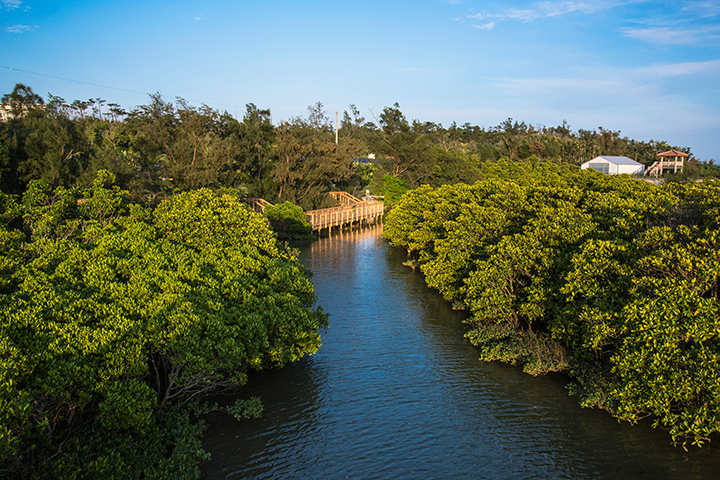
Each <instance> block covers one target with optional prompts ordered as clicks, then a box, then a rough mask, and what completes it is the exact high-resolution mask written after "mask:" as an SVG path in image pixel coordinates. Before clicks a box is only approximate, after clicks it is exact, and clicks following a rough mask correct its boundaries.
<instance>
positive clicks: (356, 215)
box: [305, 199, 385, 234]
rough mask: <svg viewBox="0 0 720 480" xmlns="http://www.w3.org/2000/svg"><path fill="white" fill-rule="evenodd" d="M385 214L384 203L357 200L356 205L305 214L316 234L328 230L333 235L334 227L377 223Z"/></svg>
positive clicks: (311, 211)
mask: <svg viewBox="0 0 720 480" xmlns="http://www.w3.org/2000/svg"><path fill="white" fill-rule="evenodd" d="M356 200H357V199H356ZM384 212H385V204H384V203H383V202H378V201H376V200H372V201H369V202H363V201H360V200H357V202H356V203H352V204H346V205H340V206H338V207H332V208H323V209H320V210H310V211H309V212H305V215H306V217H307V221H308V223H310V225H311V226H312V229H313V231H314V232H320V230H322V229H325V228H327V229H328V233H330V234H332V229H333V228H334V227H335V228H344V227H353V226H357V225H364V224H370V223H375V222H377V221H378V219H379V218H381V217H382V215H383V213H384Z"/></svg>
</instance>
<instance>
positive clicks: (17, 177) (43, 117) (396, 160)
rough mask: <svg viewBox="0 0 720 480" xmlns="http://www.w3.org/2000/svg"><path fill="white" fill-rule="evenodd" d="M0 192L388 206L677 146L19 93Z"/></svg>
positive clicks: (13, 102) (690, 170)
mask: <svg viewBox="0 0 720 480" xmlns="http://www.w3.org/2000/svg"><path fill="white" fill-rule="evenodd" d="M2 108H3V112H4V114H6V115H7V117H8V118H7V120H6V121H4V122H0V190H1V191H3V192H5V193H7V194H16V195H17V194H20V193H22V192H23V191H25V189H26V187H27V185H28V182H30V181H31V180H44V181H46V182H47V183H48V185H50V186H51V187H52V188H56V187H60V186H62V187H65V188H69V187H72V186H80V187H85V188H88V187H90V186H91V185H92V182H93V181H94V179H95V178H96V176H97V172H98V171H100V170H107V171H109V172H111V173H113V174H114V175H115V178H116V184H117V185H118V186H119V187H120V188H121V189H123V190H127V191H128V192H129V193H130V195H131V198H132V199H133V200H134V201H137V202H141V203H144V204H149V205H156V204H158V203H159V202H160V201H162V200H163V199H166V198H168V197H170V196H172V195H174V194H175V193H177V192H185V191H190V190H193V189H198V188H209V189H212V190H218V189H220V188H233V189H235V190H237V191H238V192H240V194H241V195H245V196H250V197H259V198H263V199H265V200H267V201H269V202H270V203H273V204H276V203H283V202H286V201H289V202H291V203H293V204H295V205H299V206H300V207H302V208H303V209H304V210H310V209H315V208H323V207H327V206H333V205H332V203H331V200H330V199H329V198H328V196H327V195H326V193H327V192H328V191H331V190H343V191H346V192H348V193H351V194H353V195H359V196H362V195H363V194H364V192H365V190H367V189H369V190H371V192H372V193H373V194H376V195H385V196H386V203H389V204H392V203H393V202H394V201H396V200H397V199H398V198H399V196H400V195H401V194H402V193H403V192H404V191H406V190H408V189H413V188H416V187H419V186H421V185H430V186H440V185H446V184H454V183H459V182H462V183H473V182H475V181H477V180H478V179H479V178H480V170H481V166H482V165H483V164H484V163H488V162H490V163H492V162H495V161H497V160H498V159H500V158H507V159H509V160H511V161H512V160H525V159H531V158H533V159H537V160H539V161H545V160H550V159H558V160H559V161H562V162H564V163H568V164H573V165H579V164H581V163H583V162H585V161H587V160H589V159H591V158H594V157H595V156H597V155H625V156H628V157H630V158H633V159H635V160H637V161H639V162H640V163H643V164H645V165H650V164H652V162H654V161H655V160H657V157H656V155H657V154H658V153H660V152H663V151H666V150H669V149H670V148H675V149H678V150H682V151H684V152H686V153H691V152H690V149H689V148H687V147H684V146H674V145H669V144H668V143H666V142H664V141H654V140H651V141H649V142H644V141H635V140H631V139H628V138H626V137H621V136H620V132H618V131H612V130H607V129H604V128H602V127H599V128H598V129H597V130H594V131H589V130H582V129H580V130H578V131H577V132H574V131H572V130H571V129H570V126H569V125H567V124H566V123H565V122H563V124H562V125H560V126H557V127H543V126H531V125H527V124H525V123H524V122H518V121H516V120H513V119H511V118H508V119H507V120H505V121H503V122H501V123H500V124H499V125H497V126H495V127H490V128H487V129H486V128H481V127H478V126H472V125H470V124H467V123H466V124H464V125H461V126H458V125H455V124H452V125H450V126H449V127H447V128H445V127H443V126H442V125H440V124H436V123H432V122H428V121H424V122H423V121H419V120H408V119H407V118H406V117H405V115H404V114H403V113H402V111H401V110H400V107H399V105H397V104H395V105H393V106H390V107H386V108H384V109H383V111H382V112H380V113H379V115H377V116H375V115H374V114H373V115H372V117H373V118H371V119H370V120H367V119H366V118H365V117H363V115H362V114H361V113H360V111H359V109H358V108H357V107H356V106H355V105H350V106H349V108H348V110H346V111H344V112H342V113H341V114H340V119H341V121H340V122H339V123H340V124H339V129H338V136H337V138H338V143H335V132H334V127H335V125H334V122H333V120H334V118H333V119H331V118H330V116H329V115H328V113H327V112H326V111H325V110H324V109H323V105H322V103H316V104H315V105H311V106H310V107H308V113H307V115H306V116H305V117H294V118H291V119H289V120H285V121H281V122H280V123H279V124H278V125H273V124H272V123H271V112H270V111H269V110H267V109H261V108H258V107H257V106H255V105H254V104H248V105H247V108H246V112H245V114H244V116H243V118H242V119H241V120H237V119H235V118H233V117H232V116H231V115H229V114H228V113H227V112H219V111H217V110H213V109H212V108H210V107H208V106H207V105H202V106H200V107H194V106H192V105H190V104H189V103H188V102H186V101H184V100H183V99H177V101H176V102H175V103H169V102H167V101H165V100H164V99H163V98H162V96H161V95H160V94H153V95H151V96H150V98H149V102H148V103H147V104H146V105H141V106H138V107H135V108H133V109H132V110H130V111H125V110H124V109H122V108H121V107H120V106H118V105H117V104H113V103H108V102H106V101H105V100H102V99H99V98H95V99H89V100H87V101H80V100H75V101H72V102H67V101H65V100H64V99H62V98H59V97H55V96H53V95H51V94H48V96H47V99H43V98H41V97H40V96H39V95H37V94H35V93H34V92H33V91H32V89H31V88H30V87H27V86H25V85H22V84H18V85H16V86H15V88H14V89H13V91H12V92H10V93H7V94H5V95H4V96H3V97H2ZM718 174H720V168H719V167H718V166H717V165H714V164H712V162H699V161H697V160H695V159H690V161H689V162H688V166H687V168H686V171H685V172H683V174H682V175H681V174H678V178H677V179H676V180H678V181H683V180H686V179H687V178H688V177H698V176H705V175H718Z"/></svg>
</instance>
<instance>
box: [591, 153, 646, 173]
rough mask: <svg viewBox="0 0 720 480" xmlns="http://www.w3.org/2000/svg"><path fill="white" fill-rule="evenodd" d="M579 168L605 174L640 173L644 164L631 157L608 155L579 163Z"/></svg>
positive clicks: (643, 168) (643, 169)
mask: <svg viewBox="0 0 720 480" xmlns="http://www.w3.org/2000/svg"><path fill="white" fill-rule="evenodd" d="M580 168H582V169H583V170H585V169H588V168H592V169H593V170H597V171H598V172H600V173H604V174H606V175H642V174H643V172H644V171H645V166H644V165H643V164H642V163H638V162H636V161H635V160H633V159H632V158H628V157H614V156H610V155H601V156H599V157H595V158H593V159H592V160H589V161H587V162H585V163H583V164H582V165H580Z"/></svg>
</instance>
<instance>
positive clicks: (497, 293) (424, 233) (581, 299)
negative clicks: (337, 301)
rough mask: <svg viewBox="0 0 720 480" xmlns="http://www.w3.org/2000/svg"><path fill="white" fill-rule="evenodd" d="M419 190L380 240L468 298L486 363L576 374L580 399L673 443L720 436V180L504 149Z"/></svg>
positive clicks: (473, 335)
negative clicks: (602, 167) (467, 181)
mask: <svg viewBox="0 0 720 480" xmlns="http://www.w3.org/2000/svg"><path fill="white" fill-rule="evenodd" d="M482 176H483V178H484V180H483V181H481V182H478V183H476V184H474V185H462V184H458V185H454V186H443V187H439V188H431V187H421V188H418V189H415V190H410V191H409V192H408V193H407V194H405V195H404V196H403V197H402V199H401V200H400V201H399V202H398V204H397V205H396V207H395V208H394V209H393V210H392V211H391V212H390V213H389V214H388V216H387V218H386V227H385V231H384V232H385V233H384V234H385V236H386V237H387V238H388V239H389V241H390V242H391V243H392V244H393V245H398V246H402V247H404V248H405V249H407V251H408V254H409V255H410V257H411V258H412V260H413V264H414V265H416V266H418V267H419V268H420V270H421V271H422V272H423V273H424V274H425V278H426V281H427V283H428V285H429V286H432V287H434V288H437V289H438V290H439V291H440V293H441V294H442V295H443V296H444V297H445V298H446V299H448V300H449V301H452V302H453V305H454V306H456V307H457V308H467V309H468V310H469V311H470V313H471V317H470V318H469V319H468V322H469V323H470V324H471V325H472V328H471V329H470V331H469V333H468V338H469V340H470V341H471V342H472V343H473V344H474V345H476V346H477V347H478V348H479V352H480V357H481V359H483V360H502V361H506V362H510V363H513V364H522V365H523V368H524V369H525V370H526V371H528V372H529V373H532V374H538V373H544V372H547V371H567V372H568V373H570V374H571V375H572V376H573V378H574V383H573V385H572V386H571V391H572V392H574V393H576V394H578V395H579V396H580V401H581V403H582V404H583V405H584V406H598V407H601V408H605V409H607V410H609V411H610V412H612V413H613V414H614V415H616V416H618V417H619V418H622V419H626V420H629V421H631V422H634V421H637V420H638V419H640V418H643V417H646V416H652V417H653V418H654V422H655V425H662V426H664V427H665V428H668V429H669V430H670V434H671V436H672V438H673V439H674V440H676V441H678V442H682V443H685V442H687V441H690V442H693V443H696V444H702V443H703V442H704V441H706V440H707V439H708V438H709V437H710V436H711V435H713V434H715V433H717V432H718V431H720V392H719V391H718V386H719V385H720V376H719V374H718V372H717V369H715V368H714V365H715V364H716V362H717V361H718V360H720V337H719V336H718V335H719V333H718V332H720V328H719V327H720V325H719V324H718V322H719V321H720V320H719V319H720V303H719V295H718V291H719V288H720V287H719V282H720V256H718V252H719V251H720V228H719V226H720V221H719V220H720V200H718V198H720V195H718V194H719V193H720V186H719V185H720V184H718V183H717V182H713V181H708V182H704V183H702V184H688V185H680V184H670V185H668V186H667V187H656V186H654V185H651V184H648V183H646V182H640V181H635V180H632V179H627V178H620V177H611V176H604V175H597V174H595V173H593V172H587V171H580V170H579V169H574V168H568V167H567V166H563V165H559V164H555V163H546V162H539V161H537V160H535V161H530V162H512V161H509V160H501V161H499V162H497V163H493V164H485V165H484V166H483V170H482Z"/></svg>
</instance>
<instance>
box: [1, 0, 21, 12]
mask: <svg viewBox="0 0 720 480" xmlns="http://www.w3.org/2000/svg"><path fill="white" fill-rule="evenodd" d="M2 4H3V7H5V9H6V10H15V9H16V8H20V5H22V1H21V0H2Z"/></svg>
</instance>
